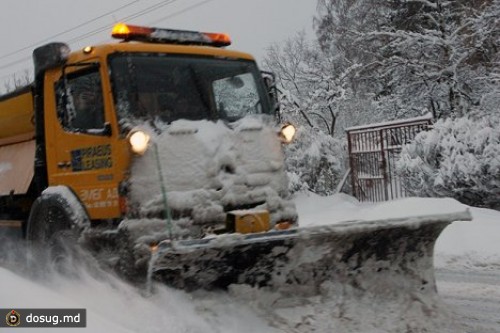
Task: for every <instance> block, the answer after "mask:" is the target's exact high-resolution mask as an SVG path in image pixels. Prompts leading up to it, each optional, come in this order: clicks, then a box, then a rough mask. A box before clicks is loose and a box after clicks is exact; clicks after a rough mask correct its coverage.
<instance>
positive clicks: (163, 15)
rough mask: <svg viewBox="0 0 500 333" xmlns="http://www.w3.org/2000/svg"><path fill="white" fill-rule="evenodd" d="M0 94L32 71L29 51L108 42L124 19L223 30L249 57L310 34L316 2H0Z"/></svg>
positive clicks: (257, 0)
mask: <svg viewBox="0 0 500 333" xmlns="http://www.w3.org/2000/svg"><path fill="white" fill-rule="evenodd" d="M1 6H2V9H1V11H0V28H1V29H0V38H1V41H2V43H1V45H2V47H1V48H0V91H2V90H3V82H4V81H5V80H6V79H9V78H10V77H12V75H13V74H14V73H16V75H22V73H23V70H24V69H32V62H31V52H32V51H33V48H34V47H36V46H38V45H41V44H45V43H48V42H51V41H62V42H66V43H68V44H70V46H71V48H72V49H78V48H81V47H83V46H86V45H91V44H99V43H103V42H107V41H110V40H111V39H110V38H109V35H110V26H112V25H113V23H114V22H119V21H125V22H128V23H133V24H139V25H150V26H156V27H165V28H178V29H188V30H202V31H208V32H226V33H229V34H230V35H231V38H232V40H233V45H232V46H231V47H230V48H232V49H237V50H240V51H245V52H249V53H251V54H253V55H254V56H255V57H256V58H257V60H258V61H260V60H261V59H262V57H263V56H264V55H265V53H266V48H267V47H268V46H269V45H271V44H272V43H274V42H280V41H283V40H285V39H286V38H288V37H291V36H293V35H294V34H295V33H296V32H298V31H300V30H305V31H306V32H308V33H309V34H311V33H312V19H313V16H314V14H315V9H316V0H167V1H162V0H81V1H69V0H43V1H40V0H39V1H35V0H2V1H1Z"/></svg>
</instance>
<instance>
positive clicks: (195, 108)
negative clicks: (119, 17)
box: [109, 48, 297, 237]
mask: <svg viewBox="0 0 500 333" xmlns="http://www.w3.org/2000/svg"><path fill="white" fill-rule="evenodd" d="M185 49H189V48H185ZM109 66H110V73H111V82H112V87H113V94H114V100H115V109H116V113H117V117H118V121H119V124H120V127H121V128H120V130H121V131H122V132H123V133H124V134H128V136H129V140H130V142H131V148H132V151H134V152H136V154H135V156H134V158H133V161H132V166H131V175H130V178H129V182H128V198H129V202H128V204H129V216H130V217H133V218H141V219H144V218H160V219H165V218H167V217H169V218H170V217H171V218H172V219H173V220H174V221H176V222H177V223H174V224H175V227H176V231H177V232H178V233H180V234H183V235H186V236H190V237H202V236H204V235H206V234H207V233H211V232H226V231H229V232H234V231H237V232H242V233H246V232H259V231H267V230H269V229H271V228H274V227H276V225H277V224H278V226H285V225H290V224H294V223H295V222H296V220H297V214H296V211H295V207H294V205H293V203H292V201H291V200H289V198H288V189H287V179H286V174H285V171H284V158H283V154H282V151H281V142H280V140H279V137H278V132H279V131H277V130H276V123H275V115H274V113H275V111H274V110H273V107H272V102H271V101H270V98H269V95H268V91H267V89H266V85H265V84H264V82H263V79H262V77H261V73H260V71H259V70H258V68H257V66H256V64H255V62H254V61H252V60H249V59H235V58H227V57H226V58H225V57H214V56H202V55H189V54H165V53H155V52H120V53H115V54H113V55H110V57H109Z"/></svg>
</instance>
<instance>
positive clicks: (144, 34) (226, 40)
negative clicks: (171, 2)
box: [111, 23, 231, 47]
mask: <svg viewBox="0 0 500 333" xmlns="http://www.w3.org/2000/svg"><path fill="white" fill-rule="evenodd" d="M111 36H112V37H113V38H118V39H123V40H126V41H131V40H135V41H142V42H151V43H170V44H187V45H189V44H191V45H193V44H194V45H210V46H217V47H223V46H229V45H231V38H230V37H229V35H227V34H223V33H212V32H198V31H189V30H173V29H160V28H149V27H141V26H137V25H129V24H125V23H117V24H116V25H115V26H114V27H113V31H112V32H111Z"/></svg>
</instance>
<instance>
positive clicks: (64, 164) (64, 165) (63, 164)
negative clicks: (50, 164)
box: [57, 161, 71, 169]
mask: <svg viewBox="0 0 500 333" xmlns="http://www.w3.org/2000/svg"><path fill="white" fill-rule="evenodd" d="M57 167H58V168H60V169H64V168H70V167H71V162H68V161H63V162H59V163H57Z"/></svg>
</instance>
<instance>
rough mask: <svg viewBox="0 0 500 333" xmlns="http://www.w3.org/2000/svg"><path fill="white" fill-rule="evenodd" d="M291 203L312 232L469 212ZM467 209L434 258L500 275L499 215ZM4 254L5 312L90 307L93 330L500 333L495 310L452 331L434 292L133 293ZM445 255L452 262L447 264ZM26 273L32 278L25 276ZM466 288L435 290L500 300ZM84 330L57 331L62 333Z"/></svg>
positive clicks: (81, 273) (90, 272) (88, 272)
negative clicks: (392, 299) (384, 295)
mask: <svg viewBox="0 0 500 333" xmlns="http://www.w3.org/2000/svg"><path fill="white" fill-rule="evenodd" d="M295 201H296V203H297V208H298V211H299V213H300V216H301V222H302V223H301V224H304V225H309V226H318V225H325V224H327V225H328V224H334V223H340V222H342V221H353V220H358V219H359V218H360V217H362V216H364V217H365V218H366V219H370V217H377V218H381V217H383V216H386V217H401V216H405V215H406V214H410V213H411V214H415V213H417V212H420V213H422V212H427V213H429V212H432V213H440V212H442V213H445V214H449V213H453V212H460V211H463V210H464V206H463V205H461V204H459V203H457V202H456V201H454V200H451V199H415V198H410V199H404V200H399V201H396V202H388V203H381V204H368V203H359V202H357V201H356V200H355V199H353V198H351V197H348V196H345V195H334V196H331V197H319V196H317V195H314V194H306V193H302V194H300V195H298V196H297V197H296V199H295ZM440 207H441V211H440V209H439V208H440ZM471 212H472V214H473V216H474V221H472V222H455V223H453V224H452V225H451V226H449V227H447V228H446V229H445V231H444V232H443V234H442V235H441V237H440V238H439V239H438V242H437V245H436V259H438V262H440V263H441V264H442V265H444V267H450V264H452V265H453V266H454V267H462V268H463V267H471V266H474V267H475V268H476V269H479V268H481V269H485V270H487V271H489V270H491V269H492V266H489V265H490V264H493V263H495V262H496V265H497V266H496V267H497V271H500V269H498V268H499V263H500V256H499V253H500V241H499V240H500V238H499V236H498V235H500V223H499V222H498V221H500V213H499V212H496V211H492V210H488V209H477V208H471ZM384 214H385V215H384ZM16 244H18V243H16ZM5 245H6V242H2V246H5ZM2 249H3V250H4V251H2V256H3V257H4V256H5V255H7V254H10V255H11V256H10V257H9V258H5V257H4V258H3V259H4V261H3V262H2V267H3V268H0V279H1V281H2V283H3V285H4V286H6V287H5V288H2V290H1V291H0V299H2V304H4V306H5V307H12V308H14V309H15V308H22V307H24V308H28V307H32V308H47V307H48V308H86V309H87V318H88V319H87V328H88V329H89V330H90V331H92V332H96V333H100V332H108V333H112V332H153V333H154V332H165V331H166V330H170V331H172V332H191V333H198V332H203V333H212V332H214V333H233V332H241V333H247V332H248V333H250V332H266V333H275V332H276V333H277V332H332V333H336V332H339V333H359V332H367V333H368V332H369V333H382V332H383V333H387V332H410V331H411V332H439V333H448V332H465V331H467V332H496V331H498V311H495V312H490V311H489V310H488V311H480V312H481V313H480V314H481V316H480V317H477V318H484V317H487V316H489V317H488V318H490V319H491V323H492V324H494V323H497V324H496V326H491V327H492V328H491V329H490V330H481V329H478V327H481V323H480V322H476V321H474V318H471V320H469V322H468V330H464V329H461V328H460V327H455V326H454V325H455V324H456V323H457V320H456V318H455V317H454V316H453V315H452V314H450V312H452V311H453V310H454V309H453V308H452V307H451V306H449V307H448V308H446V307H443V306H440V301H439V300H436V299H434V298H433V297H430V296H429V295H424V297H422V296H421V295H420V294H418V293H412V294H410V295H406V296H401V298H400V301H401V303H400V304H399V305H397V304H389V303H387V302H384V300H383V299H380V298H376V297H374V296H373V294H372V295H370V294H367V295H359V297H358V298H357V299H352V298H350V297H348V296H349V295H350V294H349V290H347V291H345V293H342V292H341V291H340V292H339V290H338V289H336V288H338V286H335V285H329V284H325V285H324V287H323V289H322V294H321V295H318V296H314V297H307V298H304V297H298V296H297V297H290V295H282V294H277V293H271V292H267V291H265V290H261V289H256V288H250V287H248V286H245V285H234V286H232V287H231V288H230V290H229V292H196V293H190V294H188V293H185V292H182V291H178V290H174V289H170V288H167V287H164V286H160V285H157V286H155V293H154V294H153V295H149V296H145V295H144V293H143V292H142V291H140V290H137V289H136V288H135V287H132V286H130V285H128V284H125V283H123V282H122V281H120V280H118V279H116V278H114V277H113V276H112V275H111V274H109V273H106V272H102V271H101V272H99V271H98V270H97V269H96V268H95V267H92V266H90V267H89V266H88V265H87V266H85V267H83V268H82V267H80V266H79V268H76V269H75V270H74V271H73V273H74V274H70V275H68V276H61V275H59V274H57V273H51V274H48V275H45V277H44V278H41V277H40V276H39V274H31V275H30V274H29V273H27V271H29V267H26V266H25V265H24V263H25V260H24V257H23V256H22V254H20V252H19V251H14V250H13V249H12V248H9V249H5V248H4V247H2ZM18 250H20V249H18ZM448 255H453V258H452V259H453V261H448V259H449V258H450V257H448ZM444 256H446V260H441V259H443V257H444ZM486 259H487V261H485V260H486ZM78 269H79V270H78ZM96 271H97V272H96ZM13 272H17V274H16V273H13ZM492 272H493V270H492ZM35 273H36V272H35ZM27 276H34V277H33V278H32V279H27V278H26V277H27ZM497 276H498V275H497ZM467 278H468V279H473V278H474V276H473V275H467ZM492 278H493V277H492ZM497 280H498V278H497ZM478 282H479V281H478ZM383 283H384V281H380V284H377V285H374V286H373V287H374V288H375V287H380V288H386V289H387V290H388V292H391V288H388V287H387V285H384V284H383ZM385 283H390V281H385ZM464 285H465V284H463V283H459V282H456V281H455V282H453V283H449V282H446V283H441V284H439V290H440V292H444V293H446V292H450V291H454V290H459V291H460V292H459V294H460V295H462V296H463V297H464V298H467V297H469V296H470V297H472V298H473V299H479V302H480V301H481V300H482V299H485V300H488V299H490V298H491V299H492V301H491V302H490V301H485V302H483V303H480V304H482V305H483V307H481V310H483V309H485V308H486V307H487V308H488V309H489V308H490V305H491V304H493V303H492V302H493V300H496V301H497V303H498V302H499V301H500V299H499V298H498V297H497V298H496V299H494V298H493V296H494V295H498V285H495V286H489V285H481V288H480V289H479V288H477V286H478V284H473V283H469V284H466V286H467V288H463V286H464ZM392 291H394V292H395V293H396V292H397V290H392ZM351 294H352V293H351ZM472 298H471V299H472ZM451 301H453V299H452V300H451ZM486 302H488V303H486ZM401 304H403V305H401ZM467 304H468V303H467ZM19 329H21V330H23V328H19ZM28 330H30V329H26V331H28ZM37 330H40V331H41V332H49V331H53V330H50V329H47V330H44V329H37ZM79 330H81V329H63V328H59V329H58V331H60V332H68V331H71V332H73V331H75V332H76V331H79ZM30 331H31V330H30Z"/></svg>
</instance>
